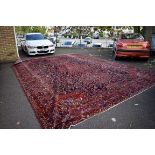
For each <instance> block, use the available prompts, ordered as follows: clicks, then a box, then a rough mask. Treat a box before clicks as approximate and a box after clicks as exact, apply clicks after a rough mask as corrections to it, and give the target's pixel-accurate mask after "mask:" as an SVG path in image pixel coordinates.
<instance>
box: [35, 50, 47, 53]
mask: <svg viewBox="0 0 155 155" xmlns="http://www.w3.org/2000/svg"><path fill="white" fill-rule="evenodd" d="M37 52H38V53H48V52H49V50H47V51H37Z"/></svg>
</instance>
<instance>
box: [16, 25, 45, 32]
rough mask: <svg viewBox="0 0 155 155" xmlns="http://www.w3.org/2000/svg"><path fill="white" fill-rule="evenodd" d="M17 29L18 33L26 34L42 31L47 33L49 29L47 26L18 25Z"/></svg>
mask: <svg viewBox="0 0 155 155" xmlns="http://www.w3.org/2000/svg"><path fill="white" fill-rule="evenodd" d="M15 29H16V33H17V34H25V33H31V32H32V33H33V32H40V33H43V34H45V33H46V30H47V28H46V27H45V26H16V27H15Z"/></svg>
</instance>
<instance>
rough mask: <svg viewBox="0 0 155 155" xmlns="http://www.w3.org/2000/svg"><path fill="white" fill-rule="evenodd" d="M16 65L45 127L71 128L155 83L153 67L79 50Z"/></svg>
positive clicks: (29, 97) (16, 70)
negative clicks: (131, 64) (136, 64)
mask: <svg viewBox="0 0 155 155" xmlns="http://www.w3.org/2000/svg"><path fill="white" fill-rule="evenodd" d="M13 68H14V70H15V73H16V76H17V78H18V79H19V81H20V84H21V86H22V87H23V89H24V92H25V94H26V96H27V98H28V100H29V102H30V103H31V105H32V108H33V109H34V112H35V114H36V117H37V118H38V120H39V122H40V124H41V126H42V128H69V127H70V126H71V125H75V124H77V123H78V122H80V121H82V120H84V119H86V118H88V117H90V116H93V115H95V114H97V113H99V112H101V111H104V110H106V109H108V108H109V107H111V106H113V105H116V104H117V103H119V102H120V101H123V100H124V99H127V98H128V97H130V96H132V95H134V94H136V93H138V92H139V91H142V90H143V89H146V88H148V87H150V86H151V85H152V84H153V83H155V74H154V73H151V72H150V71H145V70H142V69H137V68H132V67H128V66H126V65H121V64H119V63H116V62H111V61H107V60H103V59H99V58H94V57H91V56H84V55H78V54H70V55H69V54H68V55H60V56H54V57H44V58H36V59H31V60H25V61H23V62H20V63H17V64H14V66H13Z"/></svg>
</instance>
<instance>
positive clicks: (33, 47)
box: [27, 46, 36, 49]
mask: <svg viewBox="0 0 155 155" xmlns="http://www.w3.org/2000/svg"><path fill="white" fill-rule="evenodd" d="M27 48H31V49H33V48H36V47H35V46H27Z"/></svg>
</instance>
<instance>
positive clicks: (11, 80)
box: [0, 48, 155, 129]
mask: <svg viewBox="0 0 155 155" xmlns="http://www.w3.org/2000/svg"><path fill="white" fill-rule="evenodd" d="M68 53H78V54H86V55H90V56H96V57H99V58H103V59H107V60H110V61H115V60H114V59H113V54H112V50H111V49H92V48H87V49H77V48H70V49H68V48H57V49H56V53H55V54H54V55H58V54H68ZM19 54H20V57H21V59H23V60H24V59H31V58H36V57H38V56H33V57H27V56H26V54H25V53H23V52H22V51H21V50H20V49H19ZM54 55H47V56H54ZM44 56H45V55H44ZM39 57H41V56H39ZM118 63H123V64H128V65H131V66H135V67H140V68H141V67H142V68H145V69H151V70H152V71H153V70H155V59H154V57H152V58H151V59H150V60H149V61H145V60H138V59H123V60H119V61H118ZM12 64H13V63H3V64H0V128H1V129H2V128H3V129H35V128H36V129H39V128H40V125H39V123H38V120H37V119H36V117H35V114H34V112H33V110H32V108H31V105H30V103H29V102H28V100H27V98H26V96H25V94H24V92H23V90H22V88H21V87H20V84H19V82H18V80H17V79H16V76H15V74H14V72H13V70H12V68H11V66H12ZM154 94H155V87H152V88H150V89H148V90H146V91H144V92H143V93H141V94H139V95H136V96H134V97H133V98H130V99H128V100H127V101H124V102H122V103H120V104H118V105H116V106H115V107H113V108H111V109H109V110H107V111H106V112H103V113H100V114H97V115H96V116H93V117H91V118H89V119H87V120H85V121H83V122H81V123H79V124H77V125H75V126H74V127H71V128H73V129H104V128H106V129H112V128H114V129H115V128H116V129H129V128H135V129H144V128H145V129H146V128H155V96H154Z"/></svg>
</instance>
